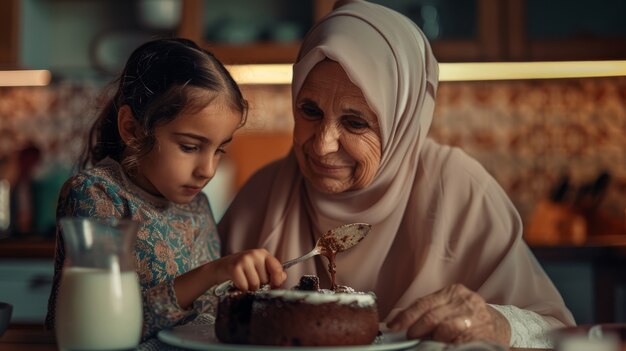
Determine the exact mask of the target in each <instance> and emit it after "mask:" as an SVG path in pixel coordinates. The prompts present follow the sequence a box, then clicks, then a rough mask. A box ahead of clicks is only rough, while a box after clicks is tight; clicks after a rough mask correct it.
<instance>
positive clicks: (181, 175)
mask: <svg viewBox="0 0 626 351" xmlns="http://www.w3.org/2000/svg"><path fill="white" fill-rule="evenodd" d="M241 117H242V116H241V113H239V112H238V111H236V110H234V109H232V108H230V107H229V106H227V105H226V104H225V103H223V102H221V101H220V98H217V99H215V100H213V102H211V103H210V104H209V105H208V106H206V107H205V108H204V109H202V110H200V111H198V112H195V111H194V112H188V113H185V112H183V113H182V114H180V115H179V116H177V117H176V118H175V119H174V120H172V121H170V122H168V123H166V124H163V125H161V126H158V127H157V128H156V130H155V139H156V142H155V145H154V147H153V148H152V150H151V151H150V153H149V154H148V155H146V156H145V157H143V158H141V159H140V160H139V164H138V168H137V179H136V181H137V183H138V185H139V186H141V187H142V188H143V189H145V190H146V191H148V192H150V193H152V194H154V195H157V196H162V197H164V198H166V199H168V200H169V201H172V202H175V203H188V202H190V201H191V200H193V198H194V197H195V196H196V195H197V194H198V193H199V192H200V191H201V190H202V188H204V186H205V185H206V184H207V183H208V182H209V180H211V178H213V176H214V175H215V170H216V169H217V165H218V163H219V162H220V159H221V158H222V155H223V154H224V153H225V150H224V148H225V147H226V145H227V144H228V143H229V142H230V140H231V139H232V135H233V133H234V132H235V130H236V129H237V127H238V126H239V123H240V122H241Z"/></svg>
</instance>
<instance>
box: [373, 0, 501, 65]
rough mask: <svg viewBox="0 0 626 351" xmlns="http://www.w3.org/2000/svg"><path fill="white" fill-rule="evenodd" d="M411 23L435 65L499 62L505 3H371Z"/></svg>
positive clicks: (432, 0) (418, 0)
mask: <svg viewBox="0 0 626 351" xmlns="http://www.w3.org/2000/svg"><path fill="white" fill-rule="evenodd" d="M371 1H372V2H375V3H378V4H381V5H384V6H386V7H389V8H391V9H394V10H396V11H398V12H400V13H402V14H404V15H406V16H407V17H408V18H410V19H411V20H412V21H413V22H415V23H416V24H417V25H418V26H419V27H420V28H421V29H422V31H423V32H424V34H425V35H426V37H428V40H429V41H430V43H431V46H432V48H433V52H434V53H435V57H437V60H438V61H439V62H462V61H502V60H504V59H505V57H506V52H505V50H506V48H505V47H504V46H503V45H502V43H503V41H504V32H503V31H502V28H503V26H504V23H505V22H504V21H505V19H504V18H503V16H502V13H504V12H505V11H504V5H505V1H502V0H464V1H453V0H371Z"/></svg>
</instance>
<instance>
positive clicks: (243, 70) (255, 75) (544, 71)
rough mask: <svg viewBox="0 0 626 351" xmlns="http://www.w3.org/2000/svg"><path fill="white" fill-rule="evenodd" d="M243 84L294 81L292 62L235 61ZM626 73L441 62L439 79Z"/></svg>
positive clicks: (621, 70)
mask: <svg viewBox="0 0 626 351" xmlns="http://www.w3.org/2000/svg"><path fill="white" fill-rule="evenodd" d="M228 69H229V71H230V72H231V74H232V75H233V77H234V78H235V80H236V81H237V82H238V83H239V84H290V83H291V65H290V64H267V65H232V66H228ZM611 76H626V61H560V62H557V61H554V62H467V63H465V62H464V63H440V64H439V81H441V82H453V81H470V80H512V79H550V78H585V77H611Z"/></svg>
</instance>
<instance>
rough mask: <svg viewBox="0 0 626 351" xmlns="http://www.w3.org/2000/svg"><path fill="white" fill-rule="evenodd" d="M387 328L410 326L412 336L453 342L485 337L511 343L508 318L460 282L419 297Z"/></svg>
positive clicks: (405, 327)
mask: <svg viewBox="0 0 626 351" xmlns="http://www.w3.org/2000/svg"><path fill="white" fill-rule="evenodd" d="M388 327H389V328H390V329H392V330H394V331H398V330H404V329H407V338H409V339H433V340H436V341H442V342H446V343H454V344H459V343H463V342H469V341H473V340H486V341H492V342H497V343H500V344H502V345H505V346H508V345H509V341H510V339H511V327H510V325H509V323H508V321H507V320H506V318H504V316H503V315H502V314H500V312H498V311H496V310H495V309H493V308H492V307H490V306H489V305H487V303H486V302H485V300H484V299H483V298H482V297H480V295H478V294H477V293H475V292H473V291H471V290H469V289H468V288H466V287H465V286H463V285H461V284H455V285H451V286H449V287H447V288H444V289H441V290H439V291H437V292H435V293H433V294H430V295H428V296H425V297H423V298H420V299H418V300H417V301H415V302H414V303H413V304H412V305H411V306H409V307H408V308H407V309H405V310H403V311H401V312H400V313H398V314H397V315H396V316H395V317H394V318H393V320H392V321H391V322H389V323H388Z"/></svg>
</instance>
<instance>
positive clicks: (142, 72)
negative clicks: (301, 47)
mask: <svg viewBox="0 0 626 351" xmlns="http://www.w3.org/2000/svg"><path fill="white" fill-rule="evenodd" d="M246 112H247V102H246V100H244V98H243V97H242V95H241V92H240V90H239V88H238V86H237V84H236V83H235V81H234V80H233V79H232V77H231V76H230V74H229V73H228V71H227V70H226V69H225V68H224V66H223V65H222V64H221V63H220V62H219V61H218V60H217V59H216V58H215V57H214V56H213V55H212V54H210V53H209V52H207V51H205V50H202V49H200V48H199V47H198V46H197V45H196V44H195V43H193V42H192V41H190V40H186V39H161V40H154V41H151V42H148V43H146V44H144V45H142V46H140V47H139V48H137V49H136V50H135V51H134V52H133V53H132V55H131V56H130V58H129V60H128V62H127V63H126V67H125V68H124V71H123V72H122V75H121V76H120V78H119V86H118V89H117V91H116V93H115V95H114V96H113V98H112V99H111V101H109V103H108V104H107V105H106V107H105V108H104V110H103V111H102V112H101V114H100V116H99V118H98V119H97V121H96V122H95V124H94V126H93V127H92V129H91V133H90V143H89V145H88V147H87V150H86V153H85V156H84V160H83V163H82V171H81V172H80V173H79V174H78V175H76V176H74V177H72V178H70V179H69V180H68V181H67V182H66V183H65V185H64V187H63V189H62V191H61V194H60V197H59V203H58V207H57V218H61V217H68V216H71V217H95V218H112V217H116V218H131V219H133V220H135V221H137V222H139V224H140V229H139V232H138V235H137V243H136V245H135V252H134V254H135V263H136V267H137V272H138V275H139V280H140V283H141V290H142V298H143V303H144V308H143V310H144V334H143V339H144V340H145V339H146V338H149V337H151V336H154V335H155V333H156V332H157V331H159V330H161V329H164V328H168V327H171V326H174V325H176V324H180V323H184V322H186V321H189V320H191V319H193V318H195V317H196V316H198V314H200V313H212V312H213V311H214V300H215V298H214V297H213V296H212V295H211V294H210V293H209V292H208V290H209V289H210V288H211V287H212V286H214V285H216V284H218V283H220V282H223V281H225V280H228V279H231V280H233V282H234V283H235V285H236V286H237V287H238V288H240V289H242V290H248V289H257V288H258V287H259V286H260V285H261V284H266V283H269V284H271V285H272V286H279V285H280V284H282V283H283V281H284V280H285V278H286V275H285V273H284V271H283V270H282V267H281V265H280V263H279V262H278V261H277V260H276V259H275V258H274V257H273V256H271V255H270V254H269V253H268V252H267V251H265V250H262V249H256V250H248V251H244V252H240V253H237V254H234V255H230V256H226V257H223V258H219V253H220V241H219V238H218V235H217V232H216V226H215V221H214V219H213V216H212V214H211V209H210V207H209V202H208V199H207V197H206V196H205V195H204V194H203V193H202V192H201V190H202V188H203V187H204V186H205V185H206V184H207V183H208V182H209V180H211V178H212V177H213V175H214V174H215V170H216V168H217V165H218V163H219V161H220V159H221V157H222V155H223V154H224V153H225V147H226V145H227V144H228V143H229V142H230V141H231V139H232V135H233V133H234V132H235V131H236V130H237V128H239V127H240V126H241V125H242V124H243V123H244V122H245V116H246ZM89 164H92V165H94V167H93V168H90V169H86V167H87V165H89ZM62 234H63V233H62V232H61V228H60V227H57V244H56V255H55V272H54V282H53V287H52V292H51V294H50V300H49V303H48V315H47V317H46V326H47V327H48V328H49V329H52V328H53V327H54V315H55V304H56V297H57V290H58V288H59V282H60V277H61V271H62V269H63V261H64V246H63V235H62Z"/></svg>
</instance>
